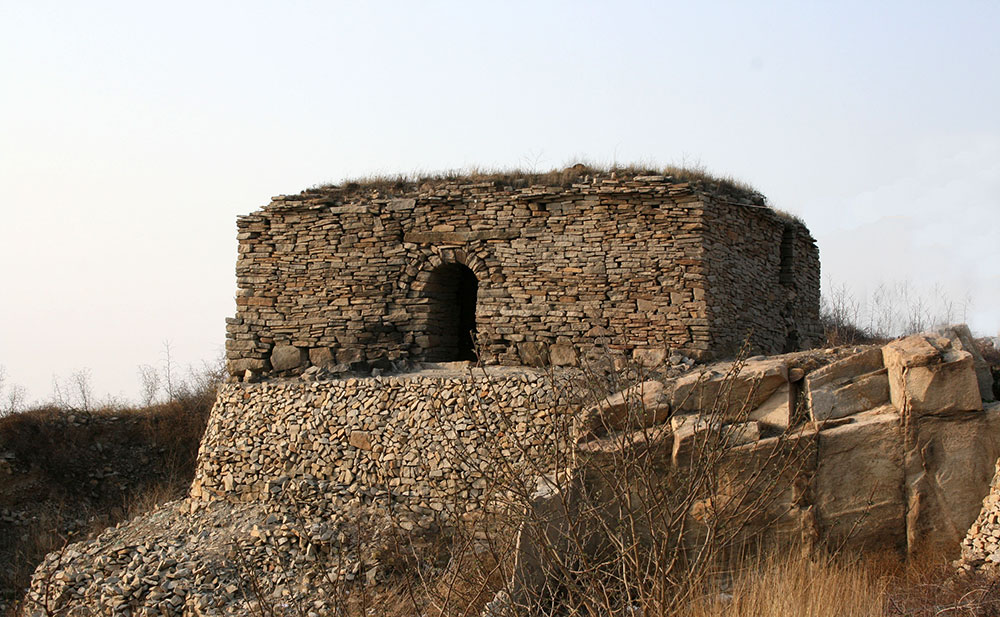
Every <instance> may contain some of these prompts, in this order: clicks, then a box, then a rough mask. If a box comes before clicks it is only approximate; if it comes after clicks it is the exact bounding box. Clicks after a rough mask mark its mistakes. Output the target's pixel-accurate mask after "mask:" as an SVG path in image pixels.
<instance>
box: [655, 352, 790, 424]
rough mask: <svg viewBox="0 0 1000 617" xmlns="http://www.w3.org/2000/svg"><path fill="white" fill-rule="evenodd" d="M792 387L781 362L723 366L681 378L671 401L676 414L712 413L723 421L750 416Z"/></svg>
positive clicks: (774, 359)
mask: <svg viewBox="0 0 1000 617" xmlns="http://www.w3.org/2000/svg"><path fill="white" fill-rule="evenodd" d="M786 383H788V365H787V364H786V363H785V361H784V360H782V359H781V358H765V359H761V360H752V361H747V362H745V363H742V364H741V363H738V362H737V363H733V364H721V365H714V366H711V367H708V368H706V369H704V370H701V371H693V372H691V373H688V374H686V375H684V376H682V377H679V378H678V379H677V380H676V382H675V384H674V389H673V393H672V395H671V397H670V406H671V409H673V410H674V413H693V412H701V413H703V414H707V413H711V414H712V415H720V416H722V418H723V419H728V418H736V417H739V416H740V415H744V416H745V415H746V414H747V413H748V412H750V411H752V410H754V409H756V408H758V407H759V406H760V405H761V404H762V403H763V402H764V401H766V400H767V399H768V398H770V397H771V395H772V394H774V392H775V391H776V390H777V389H778V388H780V387H781V386H782V385H784V384H786Z"/></svg>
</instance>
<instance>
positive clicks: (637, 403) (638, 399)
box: [577, 380, 671, 441]
mask: <svg viewBox="0 0 1000 617" xmlns="http://www.w3.org/2000/svg"><path fill="white" fill-rule="evenodd" d="M670 391H671V389H670V384H664V383H663V382H661V381H655V380H649V381H643V382H641V383H638V384H636V385H634V386H631V387H629V388H626V389H624V390H622V391H621V392H616V393H615V394H612V395H611V396H608V397H607V398H605V399H603V400H601V401H599V402H598V403H596V404H594V405H591V406H589V407H587V408H586V409H584V410H583V411H582V412H581V414H580V420H579V422H578V423H577V433H578V437H577V440H578V441H585V440H587V439H589V438H592V437H597V436H601V435H604V434H607V433H608V432H613V431H621V430H626V429H630V428H643V427H648V426H653V425H656V424H660V423H662V422H664V421H666V420H667V418H668V417H669V416H670V402H669V398H670Z"/></svg>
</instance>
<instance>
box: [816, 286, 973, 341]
mask: <svg viewBox="0 0 1000 617" xmlns="http://www.w3.org/2000/svg"><path fill="white" fill-rule="evenodd" d="M827 287H828V289H827V290H826V291H825V292H824V294H823V298H822V301H821V305H820V321H821V325H822V327H823V331H824V334H825V338H826V342H827V344H828V345H831V346H837V345H855V344H863V343H876V342H882V341H886V340H889V339H892V338H895V337H897V336H905V335H908V334H914V333H917V332H923V331H925V330H928V329H930V328H933V327H936V326H940V325H946V324H950V323H955V322H956V321H964V320H965V319H966V317H967V315H968V310H969V307H970V306H971V305H972V298H971V296H969V295H966V296H964V297H962V298H953V297H951V296H950V295H949V294H948V293H947V292H946V291H945V290H944V288H943V287H941V286H940V285H934V286H933V287H931V288H929V289H919V288H916V287H914V286H913V285H912V284H911V283H910V282H909V281H903V282H900V283H895V284H887V283H880V284H879V285H877V286H876V287H875V289H874V291H872V293H871V294H870V295H869V296H868V297H858V296H857V295H855V294H854V293H853V292H852V291H851V290H850V289H849V288H848V286H847V284H846V283H842V284H840V285H834V284H833V283H829V284H828V285H827Z"/></svg>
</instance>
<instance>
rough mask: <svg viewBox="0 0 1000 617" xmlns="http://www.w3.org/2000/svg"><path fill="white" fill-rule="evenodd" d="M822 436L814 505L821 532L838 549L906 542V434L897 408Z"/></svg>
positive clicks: (863, 418) (864, 416) (874, 546)
mask: <svg viewBox="0 0 1000 617" xmlns="http://www.w3.org/2000/svg"><path fill="white" fill-rule="evenodd" d="M878 412H885V413H878ZM818 439H819V450H818V458H817V460H818V462H817V468H816V476H815V478H814V479H813V503H814V507H815V512H816V522H817V524H818V526H819V535H820V536H821V537H824V538H825V539H827V541H828V542H829V543H830V545H831V546H834V547H836V546H852V547H858V548H886V547H890V548H897V547H901V546H904V544H905V540H906V524H905V520H906V518H905V517H906V503H905V499H904V491H903V484H904V480H905V477H904V476H905V475H904V470H903V447H902V446H903V432H902V427H901V426H900V421H899V414H897V413H896V411H895V409H893V408H891V407H889V408H887V409H886V408H882V409H879V410H875V411H874V412H872V413H871V414H864V415H862V416H860V417H858V418H856V420H855V421H854V422H851V423H848V424H843V425H841V426H836V427H833V428H830V429H827V430H821V431H819V433H818Z"/></svg>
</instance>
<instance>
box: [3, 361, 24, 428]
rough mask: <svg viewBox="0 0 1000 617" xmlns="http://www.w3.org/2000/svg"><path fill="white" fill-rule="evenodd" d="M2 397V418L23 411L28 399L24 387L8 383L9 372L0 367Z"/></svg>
mask: <svg viewBox="0 0 1000 617" xmlns="http://www.w3.org/2000/svg"><path fill="white" fill-rule="evenodd" d="M5 389H6V393H5V392H4V390H5ZM0 397H3V400H2V402H0V418H2V417H4V416H8V415H10V414H13V413H18V412H19V411H23V410H24V406H25V404H26V402H27V397H28V393H27V390H25V389H24V387H23V386H21V385H18V384H8V383H7V371H6V369H5V368H4V367H3V366H0Z"/></svg>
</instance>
